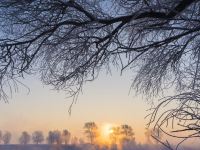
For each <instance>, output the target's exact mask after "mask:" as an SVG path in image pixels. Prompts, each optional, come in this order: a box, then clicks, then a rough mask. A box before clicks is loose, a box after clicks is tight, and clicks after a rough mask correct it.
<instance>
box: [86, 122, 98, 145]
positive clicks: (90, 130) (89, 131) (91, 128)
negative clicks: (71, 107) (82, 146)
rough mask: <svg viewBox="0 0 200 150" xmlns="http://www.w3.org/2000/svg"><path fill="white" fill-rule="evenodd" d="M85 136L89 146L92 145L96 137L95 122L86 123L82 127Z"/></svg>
mask: <svg viewBox="0 0 200 150" xmlns="http://www.w3.org/2000/svg"><path fill="white" fill-rule="evenodd" d="M84 129H85V134H86V136H87V138H88V140H89V141H90V143H91V144H94V141H95V139H96V137H97V136H98V131H97V129H98V127H97V125H96V124H95V122H86V123H85V125H84Z"/></svg>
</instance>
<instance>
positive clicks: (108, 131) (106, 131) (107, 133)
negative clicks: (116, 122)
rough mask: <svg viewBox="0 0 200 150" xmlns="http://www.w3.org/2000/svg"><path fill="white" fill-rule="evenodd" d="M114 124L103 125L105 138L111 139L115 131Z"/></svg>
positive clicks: (103, 136) (102, 132)
mask: <svg viewBox="0 0 200 150" xmlns="http://www.w3.org/2000/svg"><path fill="white" fill-rule="evenodd" d="M112 127H113V124H111V123H105V124H103V126H102V130H101V135H102V138H103V139H104V140H109V136H110V134H111V133H112V132H113V130H112Z"/></svg>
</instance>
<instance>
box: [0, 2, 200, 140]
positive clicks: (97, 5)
mask: <svg viewBox="0 0 200 150" xmlns="http://www.w3.org/2000/svg"><path fill="white" fill-rule="evenodd" d="M199 5H200V1H199V0H106V1H103V0H95V1H92V0H69V1H66V0H55V1H50V0H48V1H47V0H46V1H41V0H1V1H0V14H1V15H0V85H1V86H0V97H1V98H2V99H3V100H5V101H7V99H6V98H7V96H8V93H12V91H7V90H14V89H13V88H16V85H17V83H19V84H20V85H21V83H20V82H19V78H23V77H24V75H25V74H36V73H38V74H39V75H40V77H41V80H42V82H43V83H44V84H46V85H52V86H53V87H54V88H55V89H57V90H64V91H67V93H68V94H69V95H70V96H75V97H76V96H77V95H78V94H79V92H80V91H81V89H82V87H83V84H84V83H85V82H87V81H92V80H94V79H96V77H97V76H98V75H99V72H100V71H102V70H107V71H110V70H112V68H113V66H114V67H118V68H119V67H120V68H121V72H123V71H124V70H126V69H129V70H133V71H134V72H135V73H134V81H133V84H132V87H133V88H135V89H136V91H138V92H141V93H142V94H145V95H147V97H154V96H156V95H158V94H159V93H160V92H162V93H165V94H166V95H168V94H169V92H167V89H174V93H175V94H171V96H170V95H169V97H165V98H163V99H162V100H161V101H159V104H158V105H157V106H155V107H154V108H153V109H151V110H153V112H152V113H151V115H150V122H149V123H150V125H153V126H159V128H160V130H163V133H165V127H166V125H168V124H167V123H168V122H170V121H172V122H173V125H178V126H179V129H180V130H177V131H176V132H168V134H174V135H172V136H173V137H179V138H183V140H185V139H187V138H192V137H194V138H195V137H199V136H200V132H199V126H200V119H199V118H200V114H199V113H198V112H199V110H200V104H199V101H200V90H199V87H200V48H199V39H200V25H199V22H200V11H199ZM19 84H18V85H19ZM8 87H11V88H8ZM167 105H169V106H171V107H170V109H168V107H166V106H167ZM163 107H165V108H166V109H167V110H163ZM188 131H189V132H188ZM179 132H182V134H183V133H184V134H185V135H184V136H179V135H178V133H179Z"/></svg>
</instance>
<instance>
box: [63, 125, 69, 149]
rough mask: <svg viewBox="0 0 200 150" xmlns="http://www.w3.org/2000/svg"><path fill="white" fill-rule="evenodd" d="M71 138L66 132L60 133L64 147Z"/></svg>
mask: <svg viewBox="0 0 200 150" xmlns="http://www.w3.org/2000/svg"><path fill="white" fill-rule="evenodd" d="M70 138H71V133H70V132H69V131H68V130H66V129H65V130H63V132H62V140H63V142H64V144H65V145H67V144H69V141H70Z"/></svg>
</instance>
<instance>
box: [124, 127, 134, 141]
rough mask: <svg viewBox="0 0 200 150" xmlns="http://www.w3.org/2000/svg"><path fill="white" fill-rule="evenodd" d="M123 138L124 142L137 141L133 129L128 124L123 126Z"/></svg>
mask: <svg viewBox="0 0 200 150" xmlns="http://www.w3.org/2000/svg"><path fill="white" fill-rule="evenodd" d="M121 136H122V137H121V138H122V140H125V141H131V140H135V138H134V132H133V129H132V127H131V126H129V125H127V124H124V125H121Z"/></svg>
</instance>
